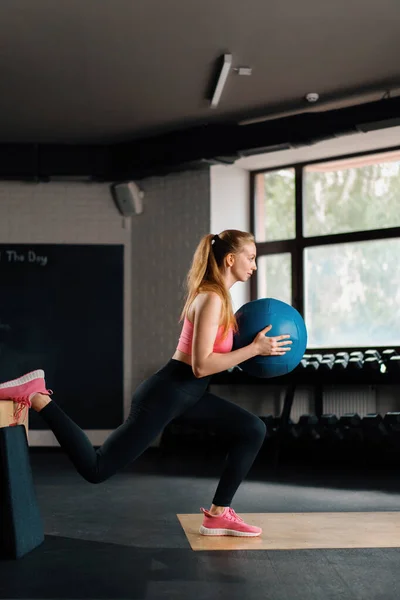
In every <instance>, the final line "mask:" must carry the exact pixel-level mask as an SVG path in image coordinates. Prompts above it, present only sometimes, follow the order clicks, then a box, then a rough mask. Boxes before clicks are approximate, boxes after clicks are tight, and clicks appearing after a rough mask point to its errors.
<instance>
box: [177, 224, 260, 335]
mask: <svg viewBox="0 0 400 600" xmlns="http://www.w3.org/2000/svg"><path fill="white" fill-rule="evenodd" d="M251 242H253V243H254V236H253V234H251V233H247V232H245V231H238V230H237V229H226V230H225V231H222V232H221V233H220V234H218V236H214V235H213V234H212V233H209V234H208V235H205V236H204V237H202V238H201V240H200V242H199V245H198V246H197V248H196V251H195V253H194V255H193V260H192V265H191V267H190V270H189V272H188V274H187V278H186V287H187V294H186V301H185V305H184V307H183V310H182V313H181V317H180V320H183V319H184V318H185V317H186V316H187V314H188V311H189V308H190V306H191V305H192V302H193V301H194V299H195V298H196V296H197V295H198V294H200V293H201V292H216V293H217V294H218V295H219V296H220V298H221V300H222V314H221V321H222V322H221V325H223V336H226V335H227V334H228V331H229V329H230V328H231V327H232V328H233V329H234V331H236V330H237V323H236V318H235V315H234V313H233V307H232V301H231V296H230V293H229V291H228V290H227V289H226V287H225V285H224V280H223V278H222V266H223V264H224V258H225V256H226V255H227V254H230V253H232V254H239V252H241V251H242V248H243V246H244V244H248V243H251Z"/></svg>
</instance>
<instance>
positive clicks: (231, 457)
mask: <svg viewBox="0 0 400 600" xmlns="http://www.w3.org/2000/svg"><path fill="white" fill-rule="evenodd" d="M209 382H210V377H202V378H196V377H195V376H194V375H193V372H192V369H191V367H190V366H189V365H187V364H185V363H183V362H181V361H178V360H174V359H171V360H170V361H169V362H168V363H167V364H166V365H165V367H163V368H162V369H160V370H159V371H157V373H155V374H154V375H152V376H151V377H150V378H149V379H147V380H146V381H144V382H143V383H141V384H140V385H139V387H138V388H137V390H136V391H135V393H134V395H133V398H132V405H131V410H130V413H129V416H128V418H127V419H126V421H125V422H124V423H123V424H122V425H120V426H119V427H118V428H117V429H116V430H115V431H113V432H112V433H111V435H110V436H109V437H108V438H107V439H106V441H105V442H104V444H103V445H102V446H101V447H100V448H98V449H97V450H95V449H94V448H93V446H92V443H91V442H90V440H89V439H88V437H87V436H86V434H85V433H84V432H83V431H82V429H81V428H80V427H78V425H76V423H74V422H73V421H72V420H71V419H70V418H69V417H68V416H67V415H66V414H65V413H64V412H63V411H62V409H61V408H60V407H59V406H58V405H57V404H56V403H55V402H50V403H49V404H47V405H46V406H45V407H44V408H43V409H42V410H41V411H40V415H41V416H42V417H43V419H44V420H45V421H46V422H47V424H48V425H49V427H50V428H51V430H52V431H53V433H54V435H55V436H56V438H57V440H58V442H59V444H60V446H61V448H62V449H63V450H65V452H66V453H67V455H68V457H69V458H70V460H71V461H72V463H73V464H74V466H75V468H76V469H77V471H78V472H79V473H80V475H82V477H84V478H85V479H86V480H87V481H89V482H90V483H100V482H102V481H105V480H106V479H108V478H109V477H111V476H112V475H114V474H115V473H116V472H117V471H118V470H119V469H122V468H123V467H125V466H127V465H128V464H129V463H131V462H132V461H133V460H135V459H136V458H137V457H138V456H140V455H141V454H142V453H143V452H144V451H145V450H146V449H147V448H148V447H149V446H150V444H151V443H152V441H154V440H155V439H156V438H157V437H158V436H159V434H160V433H162V431H163V429H164V428H165V427H166V425H168V423H169V422H170V421H172V420H173V419H175V418H177V417H178V416H180V415H182V414H184V415H185V418H188V419H191V420H192V419H193V420H196V421H197V422H199V423H201V422H203V423H212V425H213V426H214V429H215V430H216V431H220V432H221V433H223V435H224V438H225V437H226V438H227V439H228V442H227V445H228V447H227V457H226V462H225V466H224V469H223V473H222V475H221V479H220V482H219V485H218V487H217V490H216V492H215V495H214V499H213V504H216V505H217V506H230V504H231V502H232V498H233V496H234V494H235V493H236V490H237V489H238V487H239V485H240V484H241V482H242V481H243V479H244V478H245V477H246V475H247V473H248V471H249V469H250V467H251V466H252V464H253V462H254V459H255V458H256V456H257V454H258V452H259V450H260V448H261V446H262V444H263V441H264V438H265V434H266V428H265V424H264V422H263V421H262V420H261V419H259V418H258V417H257V416H255V415H254V414H252V413H250V412H248V411H247V410H244V409H243V408H241V407H239V406H237V405H236V404H233V403H232V402H229V401H228V400H224V399H222V398H219V397H218V396H215V395H214V394H210V393H209V392H207V387H208V384H209Z"/></svg>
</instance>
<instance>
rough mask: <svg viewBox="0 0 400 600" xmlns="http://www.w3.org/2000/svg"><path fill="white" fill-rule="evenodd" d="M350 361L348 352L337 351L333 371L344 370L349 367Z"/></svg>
mask: <svg viewBox="0 0 400 600" xmlns="http://www.w3.org/2000/svg"><path fill="white" fill-rule="evenodd" d="M348 362H349V353H348V352H336V355H335V360H334V363H333V367H332V369H333V371H344V370H345V369H346V368H347V365H348Z"/></svg>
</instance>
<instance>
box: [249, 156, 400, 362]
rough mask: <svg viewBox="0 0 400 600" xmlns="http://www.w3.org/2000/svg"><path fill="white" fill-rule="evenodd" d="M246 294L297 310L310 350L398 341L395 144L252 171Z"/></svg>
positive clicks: (399, 160)
mask: <svg viewBox="0 0 400 600" xmlns="http://www.w3.org/2000/svg"><path fill="white" fill-rule="evenodd" d="M252 185H253V188H252V189H253V231H254V232H255V236H256V243H257V247H258V261H257V263H258V270H257V279H256V281H255V285H253V289H252V297H253V298H260V297H265V296H267V297H274V298H278V299H279V300H283V301H284V302H287V303H289V304H292V305H293V306H295V307H296V308H297V309H298V310H299V311H300V312H301V313H302V314H303V316H304V318H305V321H306V325H307V330H308V337H309V340H308V347H309V349H315V350H318V349H321V350H322V349H332V350H333V349H335V348H348V349H351V348H379V347H393V346H394V347H396V346H400V151H390V152H389V151H387V152H382V153H379V154H377V153H376V152H375V153H369V154H364V155H362V156H356V157H350V158H344V159H335V161H332V160H330V161H320V162H315V163H310V164H307V165H295V166H290V167H285V168H282V169H275V170H273V171H268V172H258V173H253V175H252Z"/></svg>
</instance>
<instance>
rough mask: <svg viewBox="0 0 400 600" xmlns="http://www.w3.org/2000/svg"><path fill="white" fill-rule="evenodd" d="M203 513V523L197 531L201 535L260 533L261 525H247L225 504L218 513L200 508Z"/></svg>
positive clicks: (252, 534)
mask: <svg viewBox="0 0 400 600" xmlns="http://www.w3.org/2000/svg"><path fill="white" fill-rule="evenodd" d="M200 510H201V511H202V512H203V513H204V520H203V525H202V526H201V527H200V529H199V531H200V533H201V534H202V535H237V536H248V537H249V536H251V537H254V536H256V535H260V534H261V533H262V529H261V527H253V525H247V524H246V523H245V522H244V521H243V519H241V518H240V517H239V516H238V515H237V514H236V513H235V511H234V510H233V508H230V507H229V506H227V507H226V508H225V510H224V512H223V513H221V514H220V515H216V516H214V515H212V514H211V513H209V511H208V510H205V509H204V508H201V509H200Z"/></svg>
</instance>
